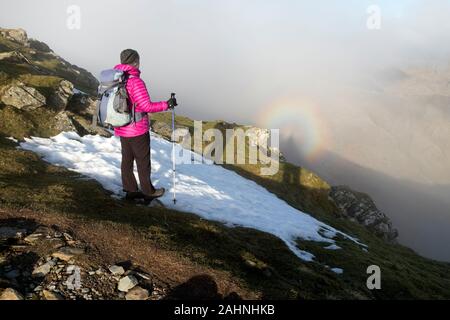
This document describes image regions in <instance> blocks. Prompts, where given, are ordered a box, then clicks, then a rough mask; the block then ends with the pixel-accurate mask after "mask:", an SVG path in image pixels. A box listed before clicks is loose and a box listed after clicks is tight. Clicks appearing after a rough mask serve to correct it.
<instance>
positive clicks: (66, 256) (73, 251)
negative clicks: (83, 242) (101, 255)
mask: <svg viewBox="0 0 450 320" xmlns="http://www.w3.org/2000/svg"><path fill="white" fill-rule="evenodd" d="M83 253H84V250H83V249H80V248H74V247H63V248H61V249H59V250H58V251H56V252H55V253H53V254H52V257H54V258H58V259H60V260H63V261H69V260H71V259H72V258H74V257H75V256H78V255H80V254H83Z"/></svg>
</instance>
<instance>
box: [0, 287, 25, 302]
mask: <svg viewBox="0 0 450 320" xmlns="http://www.w3.org/2000/svg"><path fill="white" fill-rule="evenodd" d="M0 300H23V296H22V295H21V294H20V293H19V292H17V291H16V290H14V289H12V288H7V289H5V290H3V292H2V294H1V295H0Z"/></svg>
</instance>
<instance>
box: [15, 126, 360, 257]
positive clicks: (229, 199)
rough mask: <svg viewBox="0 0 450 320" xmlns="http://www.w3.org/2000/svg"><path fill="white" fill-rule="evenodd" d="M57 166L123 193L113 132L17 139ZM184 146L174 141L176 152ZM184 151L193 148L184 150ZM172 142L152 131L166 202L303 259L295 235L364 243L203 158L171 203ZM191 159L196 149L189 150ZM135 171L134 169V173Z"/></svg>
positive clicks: (156, 179)
mask: <svg viewBox="0 0 450 320" xmlns="http://www.w3.org/2000/svg"><path fill="white" fill-rule="evenodd" d="M20 147H21V148H23V149H25V150H30V151H34V152H36V153H38V154H40V155H42V156H43V159H44V160H45V161H47V162H50V163H52V164H55V165H59V166H64V167H66V168H68V169H69V170H73V171H76V172H78V173H81V174H83V175H86V176H88V177H90V178H93V179H95V180H97V181H98V182H100V183H101V184H102V186H103V187H104V188H105V189H107V190H109V191H112V192H113V193H114V195H115V197H119V196H123V191H122V182H121V173H120V163H121V147H120V140H119V138H117V137H114V136H113V137H110V138H106V137H101V136H98V135H96V136H93V135H86V136H84V137H80V136H79V135H78V134H77V133H75V132H63V133H60V134H59V135H57V136H55V137H52V138H50V139H44V138H36V137H31V139H28V138H26V139H25V142H22V143H21V144H20ZM181 149H182V147H181V146H180V145H176V152H180V151H181ZM185 152H191V151H189V150H185ZM171 154H172V144H171V143H170V142H169V141H166V140H164V139H162V138H161V137H159V136H157V135H155V134H152V139H151V156H152V181H153V183H154V185H155V186H157V187H161V186H163V187H165V188H166V189H168V190H167V191H168V192H166V194H165V195H164V197H162V198H160V200H161V202H162V203H163V204H164V206H166V207H168V208H172V209H175V210H178V211H184V212H191V213H194V214H196V215H198V216H200V217H202V218H205V219H208V220H214V221H219V222H222V223H224V224H225V225H227V226H230V227H233V226H242V227H247V228H253V229H257V230H261V231H263V232H267V233H270V234H273V235H274V236H276V237H278V238H280V239H281V240H283V241H284V242H285V243H286V245H287V246H288V247H289V249H290V250H292V252H293V253H294V254H296V255H297V256H298V257H299V258H301V259H303V260H305V261H312V260H313V259H314V255H313V254H311V253H310V252H307V251H304V250H301V249H299V248H298V246H297V244H296V240H297V239H301V240H306V241H318V242H326V243H329V244H330V246H333V245H334V244H335V241H334V240H333V238H334V237H335V236H336V235H337V234H340V235H341V236H343V237H344V238H346V239H348V240H350V241H354V242H355V243H357V244H358V245H361V246H363V247H364V246H365V245H363V244H361V243H359V242H358V240H357V239H356V238H353V237H351V236H349V235H346V234H345V233H342V232H340V231H338V230H336V229H334V228H332V227H331V226H329V225H327V224H325V223H322V222H320V221H318V220H317V219H315V218H313V217H312V216H310V215H309V214H306V213H304V212H301V211H299V210H297V209H295V208H293V207H291V206H289V205H288V204H287V203H286V202H285V201H283V200H281V199H279V198H278V197H277V196H275V195H274V194H272V193H270V192H269V191H267V190H266V189H265V188H263V187H261V186H260V185H258V184H257V183H255V182H254V181H252V180H248V179H245V178H243V177H241V176H239V175H238V174H237V173H235V172H233V171H230V170H226V169H224V168H223V167H221V166H218V165H208V164H204V163H196V164H181V165H178V166H177V182H176V195H177V204H176V205H174V204H173V202H172V198H171V197H172V191H173V190H172V162H171ZM191 158H194V154H193V153H192V152H191ZM135 175H136V176H137V172H135Z"/></svg>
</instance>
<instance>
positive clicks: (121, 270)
mask: <svg viewBox="0 0 450 320" xmlns="http://www.w3.org/2000/svg"><path fill="white" fill-rule="evenodd" d="M109 271H111V273H112V274H113V275H117V276H121V275H123V274H124V273H125V269H124V268H123V267H121V266H116V265H114V266H111V267H109Z"/></svg>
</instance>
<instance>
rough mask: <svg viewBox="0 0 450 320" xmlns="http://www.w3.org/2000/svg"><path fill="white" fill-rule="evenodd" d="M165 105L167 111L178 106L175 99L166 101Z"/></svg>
mask: <svg viewBox="0 0 450 320" xmlns="http://www.w3.org/2000/svg"><path fill="white" fill-rule="evenodd" d="M167 104H168V106H169V109H173V108H175V107H176V106H177V105H178V103H177V99H175V98H170V99H169V100H167Z"/></svg>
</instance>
